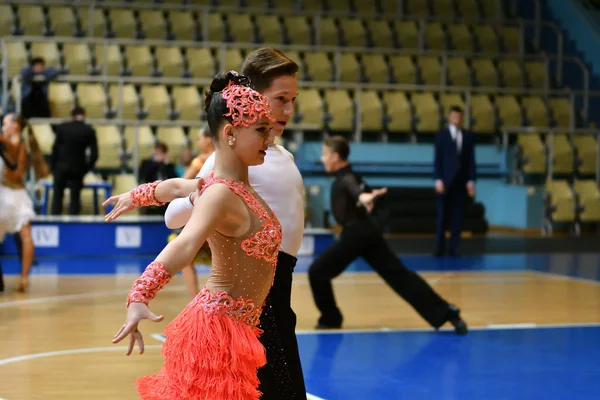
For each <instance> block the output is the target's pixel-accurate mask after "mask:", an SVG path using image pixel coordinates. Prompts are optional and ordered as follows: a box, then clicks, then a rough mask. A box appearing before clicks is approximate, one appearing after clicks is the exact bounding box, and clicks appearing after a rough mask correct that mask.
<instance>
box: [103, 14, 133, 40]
mask: <svg viewBox="0 0 600 400" xmlns="http://www.w3.org/2000/svg"><path fill="white" fill-rule="evenodd" d="M108 18H109V20H110V35H111V36H112V37H115V38H119V39H135V38H137V23H136V20H135V16H134V14H133V10H128V9H123V8H110V9H109V10H108Z"/></svg>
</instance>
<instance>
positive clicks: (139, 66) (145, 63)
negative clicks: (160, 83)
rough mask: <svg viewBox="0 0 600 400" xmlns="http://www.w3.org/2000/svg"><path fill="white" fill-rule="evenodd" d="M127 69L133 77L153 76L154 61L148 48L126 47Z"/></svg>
mask: <svg viewBox="0 0 600 400" xmlns="http://www.w3.org/2000/svg"><path fill="white" fill-rule="evenodd" d="M125 57H126V58H127V67H128V68H129V70H130V72H131V75H133V76H151V75H152V73H153V72H154V60H153V58H152V54H151V53H150V48H149V47H148V46H143V45H141V46H138V45H128V46H125Z"/></svg>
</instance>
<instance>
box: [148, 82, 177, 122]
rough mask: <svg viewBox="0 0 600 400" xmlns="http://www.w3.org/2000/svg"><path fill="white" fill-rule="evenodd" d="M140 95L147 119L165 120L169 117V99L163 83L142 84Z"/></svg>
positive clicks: (170, 113) (170, 112)
mask: <svg viewBox="0 0 600 400" xmlns="http://www.w3.org/2000/svg"><path fill="white" fill-rule="evenodd" d="M140 97H141V98H142V103H143V105H144V111H145V112H146V118H147V119H149V120H165V119H169V118H170V117H171V115H172V111H171V99H170V98H169V93H168V92H167V88H166V87H165V86H164V85H142V87H141V89H140Z"/></svg>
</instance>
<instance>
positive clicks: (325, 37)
mask: <svg viewBox="0 0 600 400" xmlns="http://www.w3.org/2000/svg"><path fill="white" fill-rule="evenodd" d="M318 34H319V35H320V36H318V37H317V41H318V42H317V43H318V44H319V45H321V46H339V45H340V41H339V32H338V29H337V27H336V24H335V20H334V18H333V17H323V16H322V17H321V19H320V20H319V33H318Z"/></svg>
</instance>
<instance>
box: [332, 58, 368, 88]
mask: <svg viewBox="0 0 600 400" xmlns="http://www.w3.org/2000/svg"><path fill="white" fill-rule="evenodd" d="M356 56H357V54H356V53H341V55H340V58H339V63H337V66H338V68H339V69H340V71H339V75H338V76H339V80H340V81H341V82H353V83H358V82H360V80H361V77H362V69H361V67H360V64H359V62H358V60H357V58H356Z"/></svg>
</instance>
